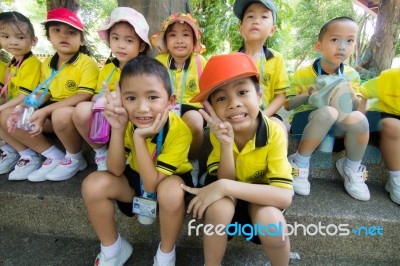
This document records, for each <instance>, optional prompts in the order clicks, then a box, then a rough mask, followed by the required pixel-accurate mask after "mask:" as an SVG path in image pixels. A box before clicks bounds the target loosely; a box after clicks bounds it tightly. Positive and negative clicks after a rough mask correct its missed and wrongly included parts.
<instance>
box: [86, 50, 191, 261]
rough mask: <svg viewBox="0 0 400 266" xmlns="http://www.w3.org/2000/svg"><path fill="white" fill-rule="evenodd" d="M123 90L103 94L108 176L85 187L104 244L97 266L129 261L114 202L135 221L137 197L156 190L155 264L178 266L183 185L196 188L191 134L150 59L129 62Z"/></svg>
mask: <svg viewBox="0 0 400 266" xmlns="http://www.w3.org/2000/svg"><path fill="white" fill-rule="evenodd" d="M119 86H120V88H121V90H120V91H119V90H118V89H117V93H116V96H115V97H113V96H112V95H111V94H110V93H109V92H108V91H106V94H105V96H106V99H107V102H108V103H107V105H106V110H105V117H106V118H107V120H108V121H109V123H110V125H111V139H110V143H109V151H108V157H107V172H105V171H101V172H94V173H92V174H90V175H89V176H88V177H87V178H86V179H85V180H84V182H83V184H82V195H83V199H84V202H85V204H86V208H87V210H88V214H89V218H90V221H91V223H92V225H93V227H94V230H95V231H96V233H97V235H98V237H99V239H100V242H101V252H100V253H99V255H98V256H97V258H96V262H95V264H96V263H98V264H96V265H103V263H105V264H107V265H122V264H123V263H124V262H125V261H127V260H128V258H129V257H130V255H131V253H132V247H131V245H130V244H129V243H128V242H127V241H126V240H124V239H123V238H122V237H121V236H120V235H119V234H118V232H117V229H116V224H115V220H114V201H117V204H118V207H119V208H120V210H121V211H122V212H123V213H124V214H125V215H127V216H130V217H131V216H133V213H132V200H133V197H134V196H143V191H146V192H149V193H154V192H157V198H158V204H159V209H160V211H159V215H160V228H161V243H160V245H159V247H158V250H157V254H156V256H155V258H154V265H156V266H158V265H175V242H176V240H177V238H178V235H179V231H180V229H181V227H182V222H183V218H184V211H185V210H184V209H185V202H184V191H183V190H182V189H181V188H180V184H181V183H182V182H185V183H187V184H191V185H193V183H192V181H191V176H190V170H191V165H190V163H189V161H188V159H187V156H188V152H189V146H190V143H191V141H192V135H191V134H190V130H189V128H188V127H187V126H186V124H185V123H184V122H183V121H182V120H181V118H179V116H177V115H176V114H173V113H170V112H169V111H170V108H171V105H172V104H173V102H174V100H175V96H174V95H171V83H170V80H169V76H168V72H167V70H166V68H165V67H164V66H163V65H162V64H161V63H160V62H158V61H157V60H155V59H152V58H149V57H147V56H138V57H136V58H134V59H133V60H131V61H129V62H127V63H126V65H125V66H124V68H123V69H122V72H121V78H120V82H119ZM124 140H125V141H124ZM124 143H125V147H124ZM126 149H129V150H130V154H129V165H126V163H125V162H126V159H125V158H126V157H125V150H126ZM157 154H159V155H158V156H157Z"/></svg>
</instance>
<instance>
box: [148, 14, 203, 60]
mask: <svg viewBox="0 0 400 266" xmlns="http://www.w3.org/2000/svg"><path fill="white" fill-rule="evenodd" d="M175 22H180V23H184V22H186V23H187V24H189V25H190V27H191V28H192V29H193V32H194V36H195V37H196V46H195V47H194V49H193V50H194V52H196V53H199V54H201V53H202V52H204V51H205V50H206V48H205V46H204V45H203V44H202V43H201V42H200V38H201V29H200V26H199V22H198V21H197V19H195V18H194V17H192V16H191V15H190V14H185V13H174V14H172V15H171V16H169V17H168V18H167V19H166V20H165V21H164V23H163V25H162V27H161V30H160V31H159V32H158V33H156V34H154V35H153V36H151V43H152V44H153V45H154V46H155V47H157V49H158V51H159V52H160V53H165V52H167V51H168V50H167V46H166V44H165V40H164V35H165V31H166V30H167V28H168V26H169V25H171V24H173V23H175Z"/></svg>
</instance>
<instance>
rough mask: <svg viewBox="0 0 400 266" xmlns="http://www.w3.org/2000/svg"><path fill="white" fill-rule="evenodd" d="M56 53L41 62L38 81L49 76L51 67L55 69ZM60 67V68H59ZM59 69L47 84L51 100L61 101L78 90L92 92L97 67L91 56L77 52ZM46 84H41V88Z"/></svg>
mask: <svg viewBox="0 0 400 266" xmlns="http://www.w3.org/2000/svg"><path fill="white" fill-rule="evenodd" d="M57 62H58V54H57V53H56V54H55V55H54V56H53V57H51V58H46V60H45V61H44V62H43V64H42V74H41V78H40V82H43V81H44V80H46V79H47V78H49V77H50V76H51V71H52V69H57ZM61 68H62V69H61ZM60 69H61V71H60V72H59V73H57V74H56V75H55V76H54V78H53V80H52V81H51V83H50V85H49V92H48V93H49V94H50V95H51V97H50V100H51V101H56V102H57V101H61V100H64V99H66V98H68V97H70V96H72V95H75V94H77V93H78V92H86V93H89V94H94V91H95V88H96V84H97V78H98V75H99V68H98V67H97V64H96V62H95V61H94V59H93V58H91V57H89V56H87V55H85V54H83V53H80V52H77V53H76V54H75V55H74V56H73V57H72V58H71V59H70V60H69V61H68V62H66V63H65V64H63V65H62V66H60ZM45 87H46V85H43V89H44V88H45Z"/></svg>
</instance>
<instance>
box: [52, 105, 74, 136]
mask: <svg viewBox="0 0 400 266" xmlns="http://www.w3.org/2000/svg"><path fill="white" fill-rule="evenodd" d="M73 111H74V108H71V107H67V108H59V109H56V110H54V111H53V113H52V115H51V122H52V124H53V128H54V129H61V130H62V129H64V128H66V127H69V126H71V125H73V124H72V113H73Z"/></svg>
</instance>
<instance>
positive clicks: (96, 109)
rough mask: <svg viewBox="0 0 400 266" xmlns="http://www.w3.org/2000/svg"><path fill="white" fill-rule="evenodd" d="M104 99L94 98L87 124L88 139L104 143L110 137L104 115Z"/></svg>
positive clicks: (108, 126)
mask: <svg viewBox="0 0 400 266" xmlns="http://www.w3.org/2000/svg"><path fill="white" fill-rule="evenodd" d="M105 106H106V99H105V98H103V97H101V98H99V99H97V100H96V102H95V103H94V105H93V107H92V116H91V118H90V126H89V141H90V142H93V143H99V144H105V143H107V142H108V140H109V139H110V124H109V123H108V121H107V119H106V118H105V117H104V108H105Z"/></svg>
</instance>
